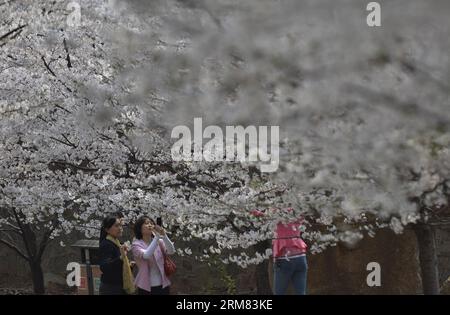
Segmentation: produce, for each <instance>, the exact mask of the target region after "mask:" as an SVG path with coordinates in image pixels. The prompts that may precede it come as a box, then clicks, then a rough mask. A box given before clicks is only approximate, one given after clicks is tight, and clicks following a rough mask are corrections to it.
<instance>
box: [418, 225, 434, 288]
mask: <svg viewBox="0 0 450 315" xmlns="http://www.w3.org/2000/svg"><path fill="white" fill-rule="evenodd" d="M414 232H415V234H416V237H417V243H418V246H419V262H420V269H421V275H422V288H423V294H425V295H437V294H439V269H438V260H437V254H436V242H435V238H434V229H433V227H432V226H431V225H428V224H424V223H419V224H417V225H415V226H414Z"/></svg>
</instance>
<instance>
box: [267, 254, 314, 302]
mask: <svg viewBox="0 0 450 315" xmlns="http://www.w3.org/2000/svg"><path fill="white" fill-rule="evenodd" d="M307 272H308V263H307V262H306V256H300V257H296V258H291V259H289V260H287V259H275V262H274V264H273V276H274V279H273V288H274V294H275V295H283V294H286V291H287V288H288V286H289V283H290V281H291V280H292V282H293V284H294V289H295V292H296V293H297V294H298V295H305V294H306V274H307Z"/></svg>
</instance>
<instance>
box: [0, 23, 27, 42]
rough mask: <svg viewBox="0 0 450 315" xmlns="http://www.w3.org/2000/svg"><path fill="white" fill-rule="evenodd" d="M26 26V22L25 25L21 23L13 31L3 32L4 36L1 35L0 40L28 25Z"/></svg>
mask: <svg viewBox="0 0 450 315" xmlns="http://www.w3.org/2000/svg"><path fill="white" fill-rule="evenodd" d="M26 26H28V24H24V25H20V26H18V27H16V28H15V29H13V30H12V31H9V32H8V33H6V34H3V35H2V36H0V40H3V39H5V38H7V37H8V36H9V35H11V34H13V33H15V32H18V31H20V30H21V29H23V28H24V27H26Z"/></svg>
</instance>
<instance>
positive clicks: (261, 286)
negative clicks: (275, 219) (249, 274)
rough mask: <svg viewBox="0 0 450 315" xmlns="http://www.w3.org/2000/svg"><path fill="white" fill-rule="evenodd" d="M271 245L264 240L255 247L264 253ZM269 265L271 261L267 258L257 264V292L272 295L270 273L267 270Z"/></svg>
mask: <svg viewBox="0 0 450 315" xmlns="http://www.w3.org/2000/svg"><path fill="white" fill-rule="evenodd" d="M269 246H270V243H269V242H268V241H263V242H260V243H258V244H256V245H255V246H254V248H255V250H256V251H257V252H258V253H261V254H263V253H265V252H266V249H267V248H268V247H269ZM268 267H269V261H268V260H267V259H266V260H265V261H264V262H262V263H260V264H259V265H257V266H256V294H258V295H272V289H271V288H270V281H269V274H268V272H267V269H268Z"/></svg>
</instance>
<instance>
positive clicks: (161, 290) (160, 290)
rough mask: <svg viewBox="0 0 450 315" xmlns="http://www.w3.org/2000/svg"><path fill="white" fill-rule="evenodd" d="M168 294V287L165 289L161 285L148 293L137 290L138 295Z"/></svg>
mask: <svg viewBox="0 0 450 315" xmlns="http://www.w3.org/2000/svg"><path fill="white" fill-rule="evenodd" d="M169 294H170V286H167V287H165V288H163V287H162V285H159V286H157V287H152V290H151V291H150V292H148V291H147V290H144V289H141V288H138V295H169Z"/></svg>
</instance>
